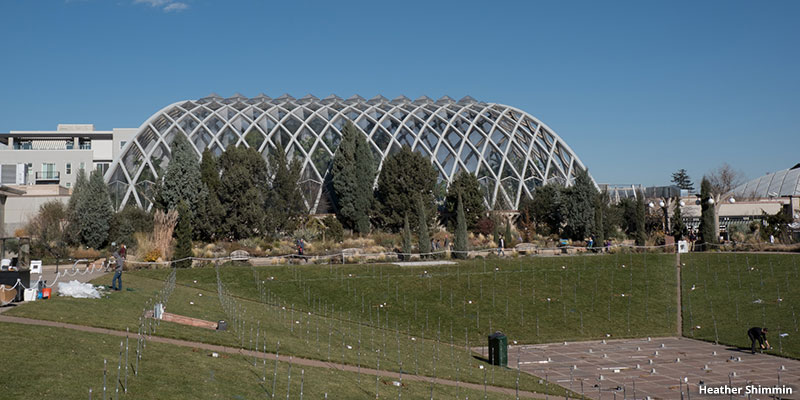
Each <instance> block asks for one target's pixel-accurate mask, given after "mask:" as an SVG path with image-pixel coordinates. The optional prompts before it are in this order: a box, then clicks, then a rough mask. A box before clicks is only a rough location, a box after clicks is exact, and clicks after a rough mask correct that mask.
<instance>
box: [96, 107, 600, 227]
mask: <svg viewBox="0 0 800 400" xmlns="http://www.w3.org/2000/svg"><path fill="white" fill-rule="evenodd" d="M348 120H350V121H352V122H353V123H354V124H355V125H356V126H357V127H358V128H359V130H360V131H361V132H363V133H364V135H365V136H366V137H367V139H368V142H369V143H370V144H371V147H372V152H373V154H374V159H375V160H376V162H377V164H378V168H379V170H380V166H381V164H382V162H383V160H384V158H385V157H387V156H388V155H390V154H392V153H394V152H396V151H398V150H399V149H400V148H401V147H402V146H409V147H411V148H412V149H413V150H414V151H417V152H419V153H421V154H423V155H425V156H426V157H430V160H431V163H433V165H434V166H435V167H436V170H437V171H438V172H439V181H440V182H444V183H449V182H451V181H452V179H453V178H454V177H455V176H456V175H457V174H458V173H459V172H460V171H468V172H470V173H474V174H476V176H477V177H478V180H479V182H480V183H481V185H482V188H483V191H484V198H485V202H486V206H487V207H489V208H491V209H503V210H509V209H517V207H518V205H519V202H520V199H522V198H523V196H530V195H531V193H533V191H534V190H536V188H537V187H539V186H541V185H544V184H548V183H559V184H562V185H570V184H571V183H572V181H573V179H574V175H575V173H576V171H577V170H578V169H585V168H586V167H585V166H584V165H583V163H582V162H581V161H580V159H578V157H577V156H576V155H575V154H574V153H573V151H572V150H571V149H570V148H569V146H568V145H567V144H566V143H565V142H564V140H563V139H561V138H560V137H559V136H558V135H557V134H556V133H555V132H554V131H553V130H552V129H550V128H549V127H547V126H546V125H545V124H543V123H542V122H540V121H539V120H538V119H536V118H534V117H533V116H531V115H530V114H528V113H526V112H524V111H522V110H519V109H517V108H514V107H510V106H506V105H502V104H497V103H485V102H479V101H476V100H474V99H472V98H471V97H465V98H462V99H461V100H458V101H456V100H453V99H451V98H449V97H447V96H445V97H442V98H440V99H438V100H433V99H430V98H427V97H421V98H418V99H416V100H411V99H408V98H406V97H402V96H401V97H398V98H395V99H393V100H389V99H387V98H384V97H382V96H377V97H374V98H372V99H369V100H366V99H364V98H362V97H360V96H353V97H350V98H348V99H342V98H340V97H337V96H329V97H326V98H324V99H318V98H316V97H313V96H306V97H303V98H300V99H295V98H293V97H291V96H288V95H283V96H281V97H278V98H275V99H273V98H270V97H268V96H265V95H260V96H257V97H253V98H247V97H244V96H241V95H234V96H233V97H229V98H223V97H220V96H217V95H210V96H208V97H205V98H202V99H199V100H185V101H180V102H177V103H174V104H170V105H168V106H167V107H164V108H163V109H162V110H160V111H158V112H157V113H155V114H154V115H153V116H151V117H150V118H149V119H148V120H147V121H145V122H144V124H142V126H141V127H139V128H138V132H137V134H136V136H135V139H134V140H132V141H130V142H129V143H127V144H126V145H125V147H124V148H123V150H122V153H121V156H120V157H119V159H117V160H115V161H114V163H113V165H112V166H111V168H110V169H109V171H108V173H107V174H106V175H105V179H106V181H107V182H108V184H109V188H110V192H111V197H112V201H113V202H114V204H115V207H116V208H118V209H120V208H122V207H123V206H124V205H129V204H130V205H136V206H139V207H143V208H150V207H151V205H152V195H153V188H154V186H155V182H156V181H157V179H158V177H159V176H161V174H162V173H163V172H164V171H165V170H166V167H167V165H169V160H170V144H171V143H172V140H173V138H174V137H175V135H185V136H186V137H187V138H188V139H189V141H190V142H191V143H192V144H193V146H194V150H195V151H196V152H197V154H198V156H199V155H200V154H202V152H203V151H204V150H205V149H210V150H211V151H212V152H213V153H214V154H215V155H217V156H218V155H220V154H222V152H223V151H225V149H226V148H227V147H228V146H237V145H240V146H247V147H252V148H255V149H257V150H258V151H259V152H260V153H261V154H262V155H263V156H264V158H265V159H266V158H267V155H268V154H269V152H270V151H273V150H274V149H276V148H277V146H278V145H280V146H282V147H283V148H284V150H285V151H286V153H287V156H288V158H289V159H291V160H293V159H299V160H300V161H301V163H302V173H301V181H300V182H299V185H300V187H301V188H302V194H303V198H304V201H305V203H306V204H305V206H306V208H307V209H308V210H309V211H310V212H311V213H325V212H329V211H330V210H326V209H318V208H324V206H321V205H324V204H330V202H327V201H322V202H321V201H320V198H321V197H322V196H324V194H323V192H324V191H323V187H324V182H325V181H326V179H329V174H330V164H331V160H332V159H333V155H334V153H335V152H336V148H337V146H338V144H339V141H340V138H341V131H342V127H343V126H344V124H345V122H346V121H348Z"/></svg>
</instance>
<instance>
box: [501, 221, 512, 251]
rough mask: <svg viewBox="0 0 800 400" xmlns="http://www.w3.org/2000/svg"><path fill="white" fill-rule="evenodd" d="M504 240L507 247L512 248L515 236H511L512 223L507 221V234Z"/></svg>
mask: <svg viewBox="0 0 800 400" xmlns="http://www.w3.org/2000/svg"><path fill="white" fill-rule="evenodd" d="M503 240H505V242H506V247H511V243H513V241H514V236H512V235H511V222H510V221H506V233H505V234H504V235H503Z"/></svg>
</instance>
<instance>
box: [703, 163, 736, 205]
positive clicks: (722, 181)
mask: <svg viewBox="0 0 800 400" xmlns="http://www.w3.org/2000/svg"><path fill="white" fill-rule="evenodd" d="M707 177H708V180H709V182H711V195H712V196H714V197H715V198H718V197H720V196H722V195H724V194H725V193H728V192H730V191H731V190H733V189H734V188H736V187H737V186H739V185H741V184H742V183H744V174H743V173H742V172H741V171H738V170H736V169H733V167H731V166H730V165H729V164H728V163H723V164H722V165H720V166H719V168H717V169H715V170H713V171H711V172H710V173H709V174H708V175H707Z"/></svg>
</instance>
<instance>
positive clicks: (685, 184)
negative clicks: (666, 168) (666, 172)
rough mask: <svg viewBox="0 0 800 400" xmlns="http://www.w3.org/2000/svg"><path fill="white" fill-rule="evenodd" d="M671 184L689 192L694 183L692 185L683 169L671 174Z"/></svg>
mask: <svg viewBox="0 0 800 400" xmlns="http://www.w3.org/2000/svg"><path fill="white" fill-rule="evenodd" d="M672 183H674V184H675V186H677V187H679V188H681V189H685V190H689V191H692V190H694V183H692V180H691V179H690V178H689V174H687V173H686V170H685V169H683V168H681V169H679V170H678V171H677V172H675V173H673V174H672Z"/></svg>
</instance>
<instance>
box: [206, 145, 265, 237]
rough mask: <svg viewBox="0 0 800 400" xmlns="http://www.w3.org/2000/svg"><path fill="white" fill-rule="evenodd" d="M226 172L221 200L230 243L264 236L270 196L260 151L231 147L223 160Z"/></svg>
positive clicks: (220, 186)
mask: <svg viewBox="0 0 800 400" xmlns="http://www.w3.org/2000/svg"><path fill="white" fill-rule="evenodd" d="M219 167H220V170H221V171H222V175H221V177H220V184H219V190H217V196H218V197H219V200H220V204H221V205H222V208H223V209H224V210H225V217H224V218H223V220H222V224H221V228H222V232H224V236H225V237H227V238H228V239H232V240H239V239H243V238H247V237H252V236H255V235H258V234H259V233H263V232H264V206H265V204H266V196H267V193H268V192H269V184H268V183H269V173H268V172H267V164H266V162H264V159H263V158H262V157H261V154H259V153H258V152H257V151H255V150H253V149H252V148H251V149H244V148H240V147H236V146H230V147H228V149H227V150H226V151H225V152H224V153H223V154H222V156H220V158H219Z"/></svg>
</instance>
